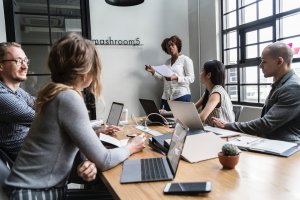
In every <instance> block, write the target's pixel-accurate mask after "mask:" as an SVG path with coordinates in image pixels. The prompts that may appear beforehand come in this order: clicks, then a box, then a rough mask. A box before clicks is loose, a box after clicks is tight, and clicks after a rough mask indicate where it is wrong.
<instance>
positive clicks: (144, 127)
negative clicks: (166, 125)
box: [135, 125, 162, 136]
mask: <svg viewBox="0 0 300 200" xmlns="http://www.w3.org/2000/svg"><path fill="white" fill-rule="evenodd" d="M135 128H136V129H138V130H140V131H143V132H146V133H148V134H150V135H153V136H160V135H162V134H161V133H160V132H158V131H155V130H152V129H150V128H148V127H146V126H142V125H138V126H136V127H135Z"/></svg>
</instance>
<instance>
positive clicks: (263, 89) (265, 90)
mask: <svg viewBox="0 0 300 200" xmlns="http://www.w3.org/2000/svg"><path fill="white" fill-rule="evenodd" d="M259 89H260V92H259V95H260V101H259V103H265V101H266V99H267V97H268V95H269V92H270V90H271V86H270V85H260V86H259Z"/></svg>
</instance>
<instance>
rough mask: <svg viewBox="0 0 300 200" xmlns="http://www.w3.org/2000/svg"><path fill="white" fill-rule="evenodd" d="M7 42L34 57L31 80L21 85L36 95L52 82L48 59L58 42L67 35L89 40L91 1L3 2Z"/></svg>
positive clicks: (19, 0) (32, 59)
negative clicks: (89, 2) (55, 43)
mask: <svg viewBox="0 0 300 200" xmlns="http://www.w3.org/2000/svg"><path fill="white" fill-rule="evenodd" d="M3 2H4V12H5V22H6V31H7V34H6V35H7V41H14V42H18V43H20V44H21V45H22V48H23V49H24V51H25V53H26V55H27V57H28V58H31V62H30V66H29V72H28V78H27V80H26V81H25V82H23V83H22V84H21V87H22V88H24V89H25V90H26V91H27V92H29V93H31V94H33V95H35V94H36V92H37V91H38V90H39V89H40V88H41V87H43V86H44V85H45V84H46V83H48V82H49V81H50V72H49V70H48V68H47V56H48V52H49V50H50V47H51V45H52V44H53V42H54V41H55V40H57V39H58V38H60V37H61V36H63V35H64V34H66V33H67V32H77V33H80V34H82V35H83V36H84V37H86V38H90V31H89V30H90V28H89V27H88V24H89V21H88V19H89V17H88V14H89V13H88V10H87V9H86V8H88V1H85V0H72V1H69V0H39V1H36V0H14V1H11V0H4V1H3Z"/></svg>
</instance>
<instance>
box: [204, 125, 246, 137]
mask: <svg viewBox="0 0 300 200" xmlns="http://www.w3.org/2000/svg"><path fill="white" fill-rule="evenodd" d="M204 130H206V131H209V132H213V133H215V134H216V135H218V136H220V137H233V136H237V135H240V134H241V133H239V132H236V131H231V130H227V129H222V128H217V127H213V126H208V125H206V126H204Z"/></svg>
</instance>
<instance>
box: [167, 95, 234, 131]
mask: <svg viewBox="0 0 300 200" xmlns="http://www.w3.org/2000/svg"><path fill="white" fill-rule="evenodd" d="M168 104H169V106H170V108H171V110H172V112H173V115H174V118H175V119H179V120H180V121H181V122H182V123H184V124H185V125H186V126H187V127H189V129H190V131H189V132H191V133H194V134H195V133H197V132H198V133H205V132H213V133H215V134H216V135H219V136H220V137H233V136H238V135H240V133H239V132H236V131H231V130H226V129H221V128H217V127H212V126H208V125H205V126H204V125H203V123H202V121H201V119H200V116H199V113H198V111H197V109H196V106H195V104H194V103H193V102H182V101H168Z"/></svg>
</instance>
